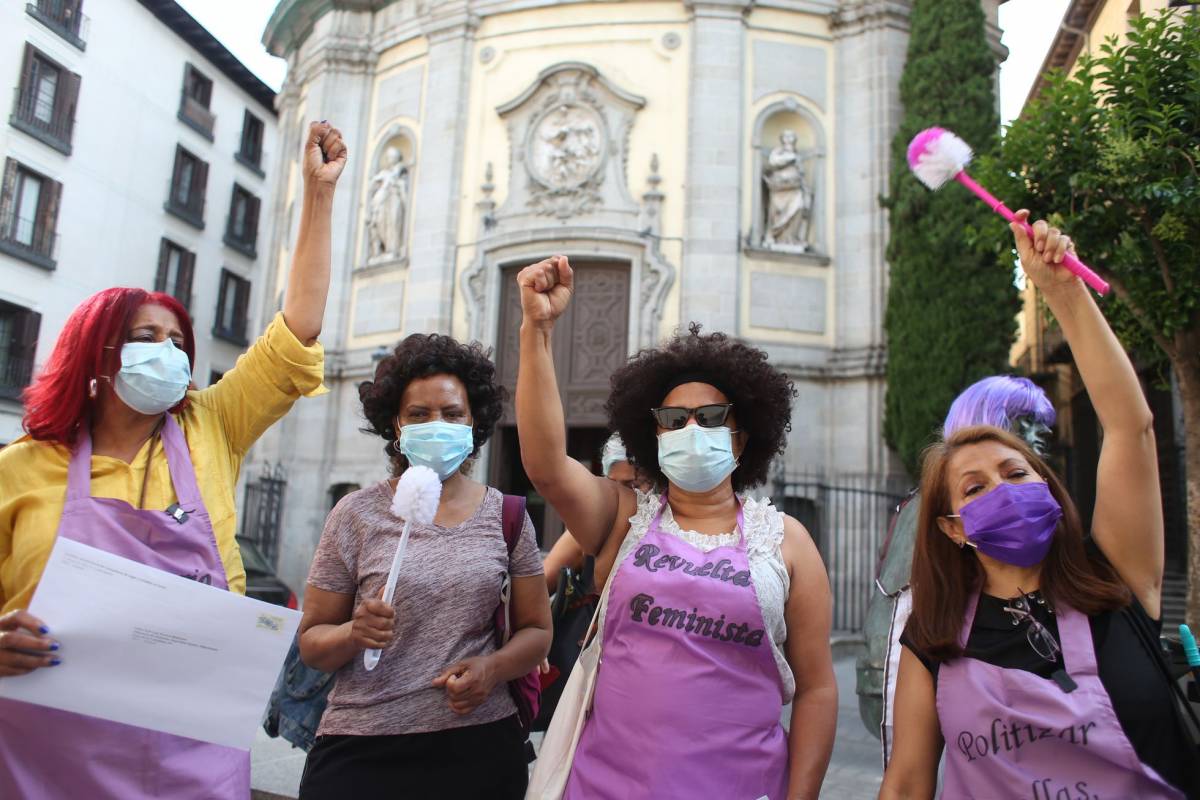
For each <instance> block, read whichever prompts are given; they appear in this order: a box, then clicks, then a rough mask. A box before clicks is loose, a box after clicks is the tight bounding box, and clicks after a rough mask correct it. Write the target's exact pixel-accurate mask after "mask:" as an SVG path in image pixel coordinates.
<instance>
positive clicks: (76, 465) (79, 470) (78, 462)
mask: <svg viewBox="0 0 1200 800" xmlns="http://www.w3.org/2000/svg"><path fill="white" fill-rule="evenodd" d="M91 496H92V432H91V431H90V430H88V426H87V425H80V426H79V436H78V437H77V438H76V439H75V449H73V450H72V451H71V460H70V462H69V463H68V464H67V500H68V501H70V500H87V499H88V498H89V497H91Z"/></svg>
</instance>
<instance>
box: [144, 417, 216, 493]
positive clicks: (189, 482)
mask: <svg viewBox="0 0 1200 800" xmlns="http://www.w3.org/2000/svg"><path fill="white" fill-rule="evenodd" d="M161 435H162V443H163V452H164V453H166V455H167V468H168V469H169V470H170V472H171V483H172V484H173V485H174V487H175V496H176V497H178V498H179V504H180V505H181V506H183V509H184V510H185V511H195V510H196V509H198V508H201V507H202V506H203V505H204V501H203V500H202V499H201V497H200V487H199V485H198V484H197V483H196V469H195V467H193V466H192V456H191V453H190V452H189V450H188V446H187V440H186V439H184V436H183V430H182V429H181V428H180V427H179V423H178V422H176V421H175V417H173V416H172V415H171V414H170V413H168V414H167V415H166V419H165V420H164V422H163V428H162V434H161ZM146 468H147V469H149V466H148V465H147V467H146Z"/></svg>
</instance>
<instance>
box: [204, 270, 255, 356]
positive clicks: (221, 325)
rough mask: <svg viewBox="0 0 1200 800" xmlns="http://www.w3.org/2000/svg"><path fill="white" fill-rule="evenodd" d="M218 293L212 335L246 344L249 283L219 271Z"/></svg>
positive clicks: (231, 274) (226, 272)
mask: <svg viewBox="0 0 1200 800" xmlns="http://www.w3.org/2000/svg"><path fill="white" fill-rule="evenodd" d="M220 286H221V288H220V292H219V293H218V295H217V321H216V324H215V325H214V326H213V335H214V336H217V337H219V338H221V339H226V340H228V341H231V342H234V343H235V344H242V345H244V344H246V322H247V320H246V317H247V313H248V311H249V308H250V281H248V280H246V279H244V278H240V277H238V276H237V275H235V274H233V273H232V272H230V271H229V270H227V269H223V270H221V284H220Z"/></svg>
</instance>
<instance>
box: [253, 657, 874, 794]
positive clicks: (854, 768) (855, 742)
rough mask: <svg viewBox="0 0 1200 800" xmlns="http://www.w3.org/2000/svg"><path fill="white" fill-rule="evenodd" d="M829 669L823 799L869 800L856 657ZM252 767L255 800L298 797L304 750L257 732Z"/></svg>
mask: <svg viewBox="0 0 1200 800" xmlns="http://www.w3.org/2000/svg"><path fill="white" fill-rule="evenodd" d="M833 667H834V672H835V673H836V674H837V681H838V732H837V740H836V741H835V742H834V746H833V759H832V761H831V762H830V764H829V772H828V773H826V775H825V785H824V787H823V788H822V790H821V797H822V798H830V799H831V800H870V799H871V798H874V797H875V796H876V794H877V793H878V792H879V778H880V774H881V772H880V764H879V740H877V739H876V738H875V737H874V736H872V735H871V734H870V733H868V732H867V729H866V728H865V727H863V724H862V722H861V721H860V720H859V718H858V696H857V695H856V694H855V693H854V656H852V655H847V656H840V657H839V658H837V659H836V660H835V661H834V663H833ZM789 714H790V709H785V712H784V717H783V719H784V721H785V722H786V721H787V719H788V715H789ZM250 762H251V776H252V777H251V785H252V786H253V787H254V789H256V790H258V793H260V794H259V796H264V795H262V794H261V793H268V794H267V795H266V796H271V795H275V796H280V797H285V798H288V797H295V796H296V793H297V791H298V790H299V788H300V774H301V772H303V770H304V752H303V751H301V750H298V749H295V748H293V747H291V746H290V745H289V744H288V743H287V742H285V741H283V740H282V739H271V738H269V737H268V736H267V735H266V734H265V733H263V732H262V731H261V730H260V731H259V732H258V738H257V739H256V740H255V742H254V747H253V748H252V749H251V751H250ZM713 800H719V799H718V798H713Z"/></svg>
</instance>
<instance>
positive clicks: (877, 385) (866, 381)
mask: <svg viewBox="0 0 1200 800" xmlns="http://www.w3.org/2000/svg"><path fill="white" fill-rule="evenodd" d="M832 29H833V35H834V42H835V49H836V55H835V58H836V78H835V89H834V95H835V97H836V98H837V101H836V115H835V126H836V133H835V137H834V141H835V143H836V144H835V146H834V147H833V148H832V150H833V158H834V164H835V170H834V171H835V180H836V182H837V207H836V208H835V209H834V238H835V241H836V247H835V251H834V252H835V254H836V256H835V262H834V269H835V270H836V292H837V294H836V300H835V304H836V309H837V311H836V319H837V326H836V347H837V349H838V351H840V352H841V353H842V354H843V358H844V359H845V361H846V362H848V363H847V366H848V367H850V369H848V370H847V372H848V374H847V376H846V377H847V380H845V381H843V382H840V383H839V384H837V386H836V387H835V390H834V394H833V396H832V397H831V404H830V410H831V415H832V419H831V423H832V427H833V429H834V430H837V431H839V432H841V433H842V435H841V436H840V441H838V442H837V443H836V446H835V447H833V448H832V449H831V457H832V458H833V460H834V463H833V464H831V465H830V466H831V467H833V468H834V469H842V470H850V471H854V472H866V473H869V474H876V475H883V474H887V473H891V472H894V471H895V459H894V457H892V456H891V455H890V453H889V451H888V450H887V447H886V445H885V444H884V442H883V395H884V390H885V385H884V376H883V361H882V359H881V358H879V357H878V355H876V354H879V353H881V352H882V348H883V346H884V333H883V317H884V309H885V308H886V303H887V277H888V266H887V262H886V260H885V257H884V256H885V250H886V247H887V236H888V229H887V214H886V213H885V212H884V210H883V209H882V207H881V206H880V203H879V198H880V197H883V196H886V194H887V192H888V178H889V170H890V164H891V143H892V137H893V136H894V135H895V132H896V129H897V128H898V127H899V124H900V116H901V113H902V108H901V105H900V74H901V72H902V71H903V69H904V61H905V57H906V53H907V48H908V6H907V4H899V3H894V2H889V0H860V1H859V2H847V3H845V4H844V5H843V6H842V7H841V8H840V9H839V10H838V12H837V14H836V16H835V18H834V22H833V26H832Z"/></svg>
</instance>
